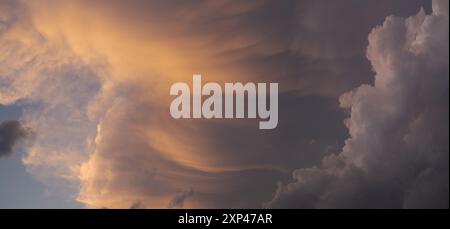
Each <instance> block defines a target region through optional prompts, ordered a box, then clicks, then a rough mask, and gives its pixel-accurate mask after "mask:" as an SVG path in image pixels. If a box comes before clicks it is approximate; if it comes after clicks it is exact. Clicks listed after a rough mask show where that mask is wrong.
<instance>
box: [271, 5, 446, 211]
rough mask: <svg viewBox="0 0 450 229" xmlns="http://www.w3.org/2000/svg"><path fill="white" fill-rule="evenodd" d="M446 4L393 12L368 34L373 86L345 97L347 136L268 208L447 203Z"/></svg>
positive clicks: (432, 205)
mask: <svg viewBox="0 0 450 229" xmlns="http://www.w3.org/2000/svg"><path fill="white" fill-rule="evenodd" d="M448 26H449V17H448V1H445V0H434V1H433V12H432V13H431V14H430V15H426V14H425V12H424V11H423V10H421V11H420V12H419V13H418V14H417V15H415V16H412V17H409V18H406V19H404V18H401V17H396V16H389V17H387V18H386V20H385V21H384V23H383V25H381V26H378V27H376V28H374V29H373V30H372V32H371V33H370V35H369V46H368V49H367V57H368V59H369V60H370V62H371V64H372V66H373V70H374V72H375V82H374V84H373V85H362V86H360V87H358V88H356V89H354V90H352V91H350V92H348V93H345V94H343V95H342V96H341V98H340V101H341V106H342V107H344V108H346V109H348V110H349V111H350V117H349V118H348V119H347V120H346V121H345V123H346V126H347V127H348V129H349V132H350V138H348V139H347V140H346V142H345V146H344V147H343V149H342V152H341V153H339V154H337V155H330V156H327V157H325V158H324V159H323V160H322V163H321V164H320V166H316V167H311V168H301V169H298V170H296V171H294V173H293V178H294V180H295V181H294V182H292V183H288V184H286V185H279V187H278V190H277V192H276V193H275V195H274V198H273V199H272V200H271V201H270V202H268V203H267V204H266V205H265V206H266V207H274V208H280V207H281V208H284V207H289V208H448V206H449V200H448V193H449V183H448V181H449V167H448V161H449V158H448V156H449V146H448V137H449V136H448V133H449V129H448V126H449V120H448V115H449V114H448V104H449V94H448V89H449V88H448V85H449V81H448V80H449V78H448V76H449V68H448V58H449V51H448V50H449V47H448V39H449V37H448V34H449V31H448Z"/></svg>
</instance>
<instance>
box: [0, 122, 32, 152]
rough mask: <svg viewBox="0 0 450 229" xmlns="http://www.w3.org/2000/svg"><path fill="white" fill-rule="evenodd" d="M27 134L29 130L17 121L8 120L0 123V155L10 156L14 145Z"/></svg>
mask: <svg viewBox="0 0 450 229" xmlns="http://www.w3.org/2000/svg"><path fill="white" fill-rule="evenodd" d="M29 134H30V132H29V130H28V129H26V128H25V127H23V126H22V124H21V123H20V122H19V121H15V120H14V121H10V120H8V121H3V122H2V123H0V157H7V156H10V155H11V154H12V153H13V147H14V145H15V144H16V143H17V142H19V141H20V140H22V139H24V138H26V137H27V136H29Z"/></svg>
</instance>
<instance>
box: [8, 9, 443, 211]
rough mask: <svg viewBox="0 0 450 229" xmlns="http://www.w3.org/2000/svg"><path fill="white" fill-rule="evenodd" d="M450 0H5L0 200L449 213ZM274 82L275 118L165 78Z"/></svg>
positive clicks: (32, 204) (13, 203)
mask: <svg viewBox="0 0 450 229" xmlns="http://www.w3.org/2000/svg"><path fill="white" fill-rule="evenodd" d="M448 12H449V11H448V1H447V0H432V1H431V0H365V1H360V0H343V1H322V0H314V1H313V0H296V1H294V0H282V1H271V0H261V1H245V0H243V1H230V0H217V1H201V0H183V1H182V0H170V1H162V0H161V1H159V0H151V1H144V0H131V1H119V0H90V1H87V0H70V1H56V0H42V1H24V0H0V208H448V206H449V200H448V196H449V183H448V180H449V165H448V161H449V158H448V156H449V145H448V139H449V136H448V135H449V129H448V128H449V120H448V113H449V109H448V104H449V103H448V102H449V93H448V92H449V88H448V85H449V81H448V80H449V68H448V62H449V60H448V59H449V47H448V44H449V42H448V41H449V37H448V27H449V26H448V20H449V13H448ZM193 74H201V75H202V80H203V81H205V82H217V83H219V84H224V83H228V82H231V83H233V82H254V83H257V82H266V83H271V82H276V83H278V84H279V95H278V96H279V120H278V126H277V127H276V128H275V129H272V130H260V129H259V128H258V120H255V119H173V118H172V117H171V115H170V113H169V107H170V103H171V101H172V100H173V99H174V97H173V96H170V94H169V89H170V86H171V85H172V84H174V83H176V82H186V83H188V84H190V83H191V82H192V75H193Z"/></svg>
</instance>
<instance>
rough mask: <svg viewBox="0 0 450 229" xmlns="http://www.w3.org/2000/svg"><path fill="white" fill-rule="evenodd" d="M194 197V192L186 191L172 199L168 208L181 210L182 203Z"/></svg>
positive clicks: (191, 190)
mask: <svg viewBox="0 0 450 229" xmlns="http://www.w3.org/2000/svg"><path fill="white" fill-rule="evenodd" d="M193 195H194V190H193V189H189V190H186V191H184V192H182V193H180V194H178V195H176V196H174V197H173V199H172V200H171V201H170V203H169V206H168V208H182V207H183V205H184V201H186V199H187V198H189V197H191V196H193Z"/></svg>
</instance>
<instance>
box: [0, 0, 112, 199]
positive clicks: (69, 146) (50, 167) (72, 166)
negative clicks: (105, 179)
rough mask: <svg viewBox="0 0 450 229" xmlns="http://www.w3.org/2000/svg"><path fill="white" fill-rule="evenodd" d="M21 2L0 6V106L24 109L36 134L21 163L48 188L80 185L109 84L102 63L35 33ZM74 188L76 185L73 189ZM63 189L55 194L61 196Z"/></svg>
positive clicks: (26, 121) (27, 123) (58, 40)
mask: <svg viewBox="0 0 450 229" xmlns="http://www.w3.org/2000/svg"><path fill="white" fill-rule="evenodd" d="M27 15H28V14H27V12H26V9H25V8H24V7H23V5H21V3H20V2H18V1H2V3H1V4H0V104H3V105H10V104H16V105H19V106H21V107H22V108H23V112H22V113H23V114H22V117H21V119H22V122H23V124H24V125H25V126H27V127H28V128H31V129H32V130H33V132H35V133H36V136H35V138H34V139H33V144H32V145H31V146H30V148H29V149H28V153H27V155H26V156H25V157H24V158H23V162H24V163H25V164H26V165H27V170H28V171H30V172H31V174H32V175H33V176H34V177H36V178H37V179H38V180H41V181H43V182H44V183H47V184H49V183H51V184H55V185H50V186H49V187H53V188H55V187H61V186H65V185H62V183H60V182H59V183H55V182H57V180H61V181H69V183H68V184H70V185H71V184H76V183H77V176H78V174H79V172H78V170H79V167H80V164H81V163H82V162H83V161H85V160H86V159H87V156H88V152H89V147H90V145H91V143H90V139H93V138H94V137H95V134H96V125H97V122H98V115H96V112H98V111H99V110H98V109H97V110H94V109H93V107H92V106H93V103H97V101H99V100H100V98H101V97H100V96H101V94H102V92H103V91H104V88H105V87H106V86H105V85H106V79H105V78H103V77H102V74H101V73H100V72H99V71H97V70H100V69H102V66H101V63H99V64H98V65H93V64H92V63H90V64H87V63H84V62H83V61H82V60H81V58H79V57H78V56H77V55H76V54H74V52H73V51H72V50H71V49H70V47H69V46H68V45H67V44H66V43H65V41H64V39H62V38H56V37H55V38H49V37H45V36H44V35H42V34H41V33H39V31H38V30H36V29H35V27H34V25H33V24H32V22H31V20H29V18H28V17H27ZM72 182H74V183H72ZM64 189H65V187H63V188H61V189H59V190H55V191H58V192H59V191H63V190H64Z"/></svg>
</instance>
